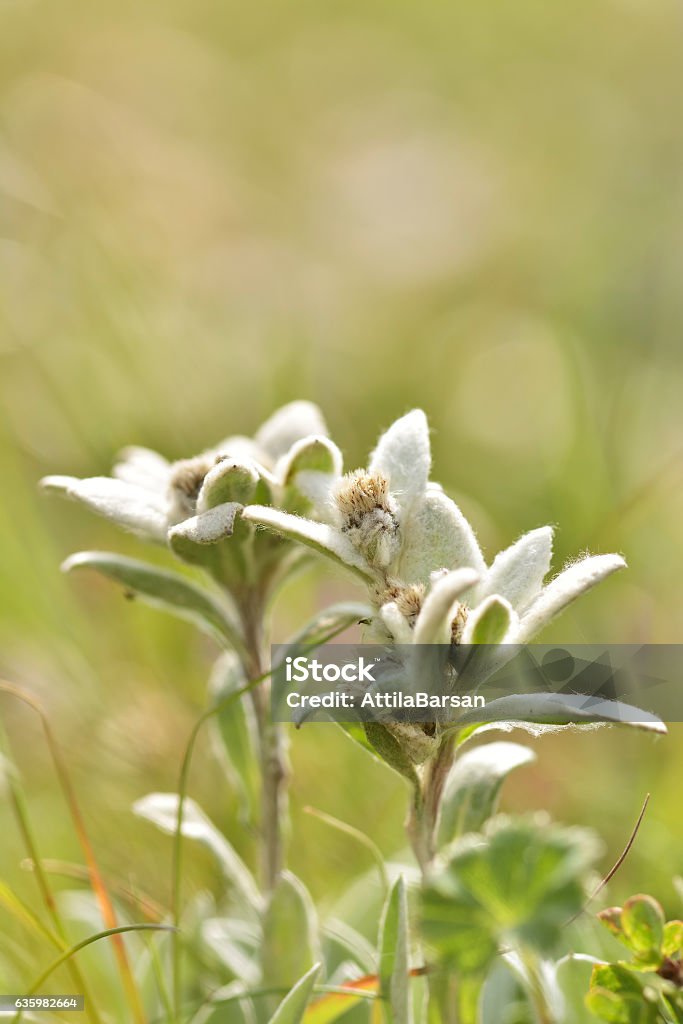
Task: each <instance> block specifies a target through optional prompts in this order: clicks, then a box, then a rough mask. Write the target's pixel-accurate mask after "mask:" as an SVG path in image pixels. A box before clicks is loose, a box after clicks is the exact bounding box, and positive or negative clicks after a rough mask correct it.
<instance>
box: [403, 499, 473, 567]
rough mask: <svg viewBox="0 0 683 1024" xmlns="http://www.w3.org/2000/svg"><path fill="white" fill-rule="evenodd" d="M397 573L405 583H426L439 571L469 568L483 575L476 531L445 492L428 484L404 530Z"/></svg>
mask: <svg viewBox="0 0 683 1024" xmlns="http://www.w3.org/2000/svg"><path fill="white" fill-rule="evenodd" d="M403 535H404V542H403V553H402V554H401V561H400V563H399V570H398V574H399V576H400V577H401V579H403V580H405V581H406V583H417V582H421V583H427V582H428V581H429V576H430V574H431V573H432V572H435V571H436V570H438V569H461V568H465V567H469V568H471V569H474V570H475V572H478V573H479V574H480V575H481V576H483V574H484V573H485V571H486V563H485V562H484V557H483V555H482V553H481V550H480V548H479V545H478V543H477V539H476V537H475V535H474V531H473V529H472V527H471V526H470V524H469V523H468V521H467V520H466V519H465V517H464V515H463V514H462V512H461V511H460V509H459V508H458V506H457V505H456V504H455V502H454V501H451V499H450V498H449V497H447V496H446V495H445V494H444V493H443V491H441V490H439V489H437V488H436V487H434V486H433V485H431V484H430V485H429V487H428V488H427V492H426V494H425V495H424V497H423V498H422V500H421V501H418V502H416V504H415V507H414V508H413V510H412V512H411V514H410V516H409V517H408V519H407V521H406V523H405V525H404V527H403Z"/></svg>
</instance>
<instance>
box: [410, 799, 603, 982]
mask: <svg viewBox="0 0 683 1024" xmlns="http://www.w3.org/2000/svg"><path fill="white" fill-rule="evenodd" d="M597 852H598V846H597V843H596V841H595V839H594V838H593V835H592V834H591V833H589V832H586V831H584V830H582V829H577V828H563V827H561V826H558V825H551V824H550V823H549V822H548V820H547V819H546V818H545V817H544V816H538V815H537V816H532V817H523V818H515V819H513V818H508V817H506V816H504V815H500V816H498V817H497V818H493V819H491V820H490V821H489V822H488V823H487V825H486V827H485V830H484V832H483V833H482V834H473V833H471V834H469V835H466V836H464V837H463V838H461V839H459V840H457V841H456V842H455V843H453V844H452V846H451V847H450V848H449V849H448V850H447V851H446V852H445V854H444V857H443V859H442V860H441V861H440V862H438V863H437V866H436V867H435V868H434V870H433V871H432V873H431V876H430V877H429V879H428V882H427V885H426V887H425V891H424V895H423V926H424V932H425V937H426V939H427V941H428V942H429V944H430V945H431V946H432V947H433V949H434V951H435V952H436V954H437V956H439V957H440V958H441V959H443V960H444V961H446V962H451V963H452V964H453V965H454V966H455V967H456V968H458V969H459V970H461V971H463V972H465V973H467V972H472V971H482V970H484V969H485V968H486V967H487V966H488V965H489V963H490V962H491V961H492V959H493V957H494V956H495V955H496V952H497V951H498V949H499V948H500V946H502V945H506V946H510V947H512V948H513V949H514V948H527V949H535V950H537V951H539V952H542V953H544V954H547V952H548V951H549V950H551V949H552V948H553V947H554V946H556V945H557V943H558V941H559V938H560V934H561V930H562V928H563V926H564V924H565V922H566V921H567V920H568V918H570V917H571V916H572V915H573V914H575V913H577V912H578V911H579V910H580V909H581V907H582V905H583V901H584V898H585V885H584V883H585V876H586V873H587V871H588V868H589V867H590V865H591V863H592V862H593V860H594V859H595V857H596V856H597Z"/></svg>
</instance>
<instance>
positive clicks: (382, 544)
mask: <svg viewBox="0 0 683 1024" xmlns="http://www.w3.org/2000/svg"><path fill="white" fill-rule="evenodd" d="M336 462H337V464H338V468H337V467H335V469H324V470H320V469H319V468H317V467H316V468H314V469H311V468H309V467H301V469H299V470H297V473H296V476H295V481H296V485H297V486H298V488H299V489H300V491H301V492H302V493H304V494H306V495H307V496H308V497H309V499H310V500H311V502H312V504H313V509H314V511H315V514H316V516H317V519H316V520H312V519H306V518H302V517H301V516H297V515H292V514H288V513H287V512H283V511H280V510H278V509H274V508H264V507H262V506H254V505H252V506H248V507H247V508H246V509H245V510H244V512H243V515H244V517H245V518H246V519H248V520H249V521H250V522H252V523H256V524H258V525H261V526H266V527H269V528H270V529H272V530H275V531H277V532H278V533H280V534H282V535H284V536H286V537H290V538H292V539H295V540H298V541H301V542H302V543H304V544H307V545H309V546H310V547H313V548H315V549H316V550H318V551H320V552H322V553H323V554H324V555H326V556H327V557H329V558H331V559H333V560H334V561H335V562H337V563H339V564H341V565H343V566H344V567H346V568H348V569H350V570H352V571H353V572H355V573H356V574H358V575H360V576H361V577H362V578H363V579H364V580H365V582H366V584H367V586H368V589H369V593H370V597H371V600H372V602H373V604H374V606H375V607H376V609H377V615H376V616H375V618H374V619H373V622H372V624H371V628H370V634H369V636H368V639H371V640H387V639H393V640H394V641H396V642H397V643H402V644H405V643H418V644H435V643H465V644H467V643H525V642H528V641H529V640H530V639H532V637H533V636H535V634H536V633H538V632H539V631H540V630H541V629H542V628H543V627H544V626H546V625H547V624H548V623H549V622H550V621H551V619H553V618H554V617H555V616H556V615H558V614H559V613H560V612H561V611H562V610H563V609H564V608H565V607H566V606H567V605H568V604H570V603H571V602H572V601H574V600H575V599H576V598H577V597H579V596H580V595H581V594H582V593H584V591H586V590H589V589H590V588H591V587H593V586H595V584H596V583H599V582H600V580H602V579H604V578H605V577H606V576H609V575H610V574H611V573H613V572H615V571H616V570H617V569H621V568H623V567H624V566H625V564H626V563H625V562H624V559H623V558H622V557H621V556H620V555H614V554H610V555H593V556H588V557H586V558H583V559H581V560H579V561H577V562H575V563H573V564H572V565H570V566H569V567H568V568H566V569H565V570H564V571H563V572H561V573H560V574H559V575H558V576H556V577H555V578H554V579H553V580H551V581H550V582H549V583H548V584H547V585H545V586H544V580H545V578H546V576H547V575H548V573H549V571H550V564H551V557H552V538H553V531H552V528H551V527H549V526H544V527H541V528H540V529H536V530H532V531H531V532H530V533H526V534H524V535H523V536H522V537H520V539H519V540H518V541H516V543H514V544H513V545H512V546H511V547H509V548H507V549H506V550H505V551H502V552H501V553H500V554H498V555H497V556H496V557H495V559H494V560H493V562H492V564H491V565H490V566H487V564H486V561H485V559H484V556H483V555H482V552H481V549H480V547H479V544H478V543H477V540H476V537H475V534H474V531H473V529H472V527H471V526H470V524H469V523H468V522H467V520H466V519H465V517H464V516H463V514H462V512H461V511H460V509H459V508H458V506H457V505H456V504H455V502H454V501H452V500H451V499H450V498H449V497H448V496H447V495H446V494H444V492H443V490H442V489H441V487H440V486H439V485H438V484H435V483H432V482H430V481H429V473H430V468H431V455H430V445H429V432H428V426H427V420H426V417H425V415H424V413H423V412H422V411H421V410H419V409H416V410H413V412H410V413H408V414H407V415H406V416H403V417H402V418H401V419H399V420H397V421H396V422H395V423H394V424H393V425H392V426H391V427H390V428H389V429H388V430H387V432H386V433H385V434H384V435H383V436H382V437H381V438H380V440H379V442H378V444H377V447H376V448H375V451H374V452H373V454H372V455H371V457H370V462H369V465H368V468H367V469H365V470H356V471H355V472H353V473H349V474H347V475H345V476H341V457H339V458H338V459H336Z"/></svg>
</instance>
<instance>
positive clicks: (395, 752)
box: [363, 722, 420, 788]
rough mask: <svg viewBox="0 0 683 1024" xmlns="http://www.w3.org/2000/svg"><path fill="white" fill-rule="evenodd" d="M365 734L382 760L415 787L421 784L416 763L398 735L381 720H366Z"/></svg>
mask: <svg viewBox="0 0 683 1024" xmlns="http://www.w3.org/2000/svg"><path fill="white" fill-rule="evenodd" d="M363 728H364V730H365V736H366V738H367V740H368V742H369V743H370V746H371V747H372V749H373V750H374V751H375V753H376V754H377V755H378V756H379V758H380V760H382V761H384V763H385V764H388V765H389V767H390V768H393V769H394V771H395V772H398V774H399V775H402V776H403V778H404V779H407V780H408V782H410V784H411V785H412V786H414V787H416V788H417V787H418V786H419V785H420V779H419V776H418V774H417V771H416V768H415V765H414V764H413V762H412V761H411V760H410V758H409V757H408V755H407V754H406V753H405V751H404V750H403V747H402V746H401V744H400V743H399V742H398V740H397V739H396V737H395V736H394V735H393V734H392V733H391V732H390V731H389V729H387V727H386V726H385V725H382V724H381V723H380V722H364V723H363Z"/></svg>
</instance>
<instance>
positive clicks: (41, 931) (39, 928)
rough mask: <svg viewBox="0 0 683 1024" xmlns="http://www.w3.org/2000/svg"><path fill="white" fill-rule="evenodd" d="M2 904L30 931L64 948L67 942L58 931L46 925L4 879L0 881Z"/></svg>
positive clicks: (51, 943) (58, 947)
mask: <svg viewBox="0 0 683 1024" xmlns="http://www.w3.org/2000/svg"><path fill="white" fill-rule="evenodd" d="M0 905H1V906H3V907H4V908H5V910H7V911H8V913H10V914H11V915H12V917H14V918H15V920H17V921H19V923H20V924H21V925H22V926H23V927H24V928H25V929H26V930H27V931H29V932H32V933H33V934H34V935H37V936H39V938H41V939H45V940H46V941H47V942H49V943H50V945H52V946H56V947H57V949H64V948H65V946H66V943H65V942H64V941H63V940H62V939H60V937H59V935H57V933H56V932H53V931H50V929H49V928H48V927H47V925H44V924H43V922H42V921H41V920H40V918H39V917H38V915H37V914H34V912H33V911H32V910H31V908H30V907H29V906H28V905H27V904H26V903H24V901H23V900H22V899H20V898H19V896H17V894H16V893H14V892H12V890H11V889H10V887H9V886H8V885H5V883H4V882H3V881H0Z"/></svg>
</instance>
